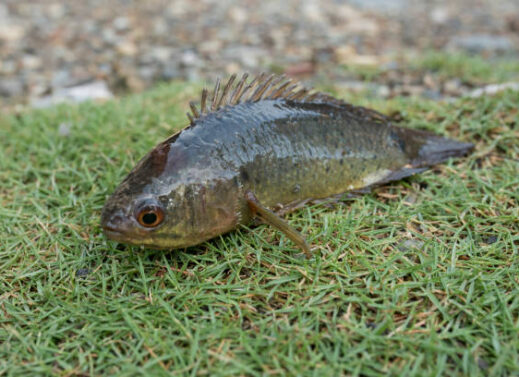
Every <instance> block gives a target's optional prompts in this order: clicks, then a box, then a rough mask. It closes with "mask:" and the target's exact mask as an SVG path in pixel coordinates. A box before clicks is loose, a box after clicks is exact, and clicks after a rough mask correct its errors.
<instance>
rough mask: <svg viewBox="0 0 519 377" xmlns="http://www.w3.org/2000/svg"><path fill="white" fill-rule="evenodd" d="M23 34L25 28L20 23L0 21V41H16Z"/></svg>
mask: <svg viewBox="0 0 519 377" xmlns="http://www.w3.org/2000/svg"><path fill="white" fill-rule="evenodd" d="M24 35H25V29H24V28H23V27H22V26H20V25H15V24H9V23H4V22H2V23H0V41H2V40H3V41H6V42H16V41H18V40H20V39H21V38H22V37H23V36H24Z"/></svg>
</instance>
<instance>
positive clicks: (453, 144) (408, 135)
mask: <svg viewBox="0 0 519 377" xmlns="http://www.w3.org/2000/svg"><path fill="white" fill-rule="evenodd" d="M394 132H395V133H396V135H397V138H398V140H399V141H400V145H401V146H402V148H403V149H404V150H405V152H406V154H407V155H408V156H409V159H410V162H411V165H412V166H413V167H415V168H418V167H426V166H431V165H435V164H438V163H441V162H443V161H445V160H447V159H449V158H450V157H461V156H465V155H466V154H468V153H469V152H470V151H471V150H472V149H473V148H474V144H471V143H462V142H459V141H456V140H452V139H447V138H444V137H441V136H438V135H436V134H433V133H431V132H427V131H421V130H413V129H409V128H400V127H395V128H394Z"/></svg>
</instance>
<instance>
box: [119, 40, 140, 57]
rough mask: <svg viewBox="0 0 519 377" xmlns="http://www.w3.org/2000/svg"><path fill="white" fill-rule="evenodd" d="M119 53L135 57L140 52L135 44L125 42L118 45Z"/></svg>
mask: <svg viewBox="0 0 519 377" xmlns="http://www.w3.org/2000/svg"><path fill="white" fill-rule="evenodd" d="M117 51H118V52H119V53H120V54H122V55H126V56H134V55H135V54H137V52H138V48H137V46H136V45H135V43H133V42H130V41H123V42H121V43H119V44H118V45H117Z"/></svg>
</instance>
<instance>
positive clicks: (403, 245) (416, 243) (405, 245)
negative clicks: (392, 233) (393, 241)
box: [397, 239, 424, 251]
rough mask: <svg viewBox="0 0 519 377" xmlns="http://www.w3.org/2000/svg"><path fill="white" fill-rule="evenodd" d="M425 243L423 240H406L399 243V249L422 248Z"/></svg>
mask: <svg viewBox="0 0 519 377" xmlns="http://www.w3.org/2000/svg"><path fill="white" fill-rule="evenodd" d="M423 245H424V242H423V241H420V240H415V239H410V240H404V241H402V242H400V243H399V244H398V245H397V248H398V250H400V251H409V250H420V249H421V248H422V247H423Z"/></svg>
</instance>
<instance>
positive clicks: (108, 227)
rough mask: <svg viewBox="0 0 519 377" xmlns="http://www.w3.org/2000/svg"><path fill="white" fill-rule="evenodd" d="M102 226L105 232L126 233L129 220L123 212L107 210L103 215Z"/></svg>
mask: <svg viewBox="0 0 519 377" xmlns="http://www.w3.org/2000/svg"><path fill="white" fill-rule="evenodd" d="M101 226H102V227H103V230H104V231H105V232H116V233H125V231H126V230H127V228H128V219H127V217H126V216H125V214H124V212H123V211H122V210H120V209H119V210H115V211H110V210H109V209H107V208H106V209H105V210H104V211H103V213H102V214H101Z"/></svg>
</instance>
